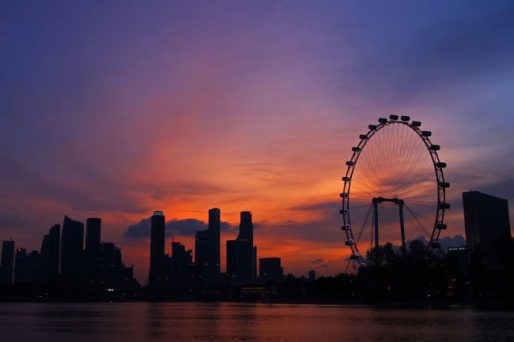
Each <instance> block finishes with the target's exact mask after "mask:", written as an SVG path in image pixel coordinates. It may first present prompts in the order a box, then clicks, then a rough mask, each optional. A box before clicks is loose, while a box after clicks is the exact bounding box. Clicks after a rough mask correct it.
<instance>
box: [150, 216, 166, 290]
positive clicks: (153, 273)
mask: <svg viewBox="0 0 514 342" xmlns="http://www.w3.org/2000/svg"><path fill="white" fill-rule="evenodd" d="M164 245H165V217H164V213H163V212H162V211H160V210H156V211H154V213H153V215H152V218H151V238H150V272H149V275H148V285H149V286H150V287H154V288H156V287H162V286H163V283H164V281H165V277H166V269H165V268H166V259H165V257H164Z"/></svg>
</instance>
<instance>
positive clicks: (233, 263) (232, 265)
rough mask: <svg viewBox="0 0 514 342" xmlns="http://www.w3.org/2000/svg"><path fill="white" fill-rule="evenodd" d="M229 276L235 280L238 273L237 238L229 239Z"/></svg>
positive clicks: (229, 278)
mask: <svg viewBox="0 0 514 342" xmlns="http://www.w3.org/2000/svg"><path fill="white" fill-rule="evenodd" d="M226 252H227V270H226V273H227V277H228V280H229V282H233V281H234V280H235V277H236V275H237V240H228V241H227V251H226Z"/></svg>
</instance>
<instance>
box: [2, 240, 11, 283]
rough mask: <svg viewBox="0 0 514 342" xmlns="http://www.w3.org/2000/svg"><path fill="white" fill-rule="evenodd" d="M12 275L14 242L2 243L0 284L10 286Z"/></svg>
mask: <svg viewBox="0 0 514 342" xmlns="http://www.w3.org/2000/svg"><path fill="white" fill-rule="evenodd" d="M13 275H14V241H12V240H10V241H3V242H2V260H1V265H0V283H2V284H12V282H13Z"/></svg>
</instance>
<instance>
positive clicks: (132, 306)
mask: <svg viewBox="0 0 514 342" xmlns="http://www.w3.org/2000/svg"><path fill="white" fill-rule="evenodd" d="M513 322H514V312H505V311H478V310H473V309H469V308H467V309H462V308H461V309H446V310H439V309H424V310H414V309H381V308H380V309H379V308H370V307H357V306H340V305H299V304H298V305H296V304H295V305H288V304H262V303H182V302H180V303H146V302H138V303H0V341H44V342H51V341H59V342H62V341H74V342H80V341H88V342H90V341H123V342H132V341H138V342H141V341H383V342H388V341H394V342H400V341H409V342H410V341H477V342H478V341H514V324H513Z"/></svg>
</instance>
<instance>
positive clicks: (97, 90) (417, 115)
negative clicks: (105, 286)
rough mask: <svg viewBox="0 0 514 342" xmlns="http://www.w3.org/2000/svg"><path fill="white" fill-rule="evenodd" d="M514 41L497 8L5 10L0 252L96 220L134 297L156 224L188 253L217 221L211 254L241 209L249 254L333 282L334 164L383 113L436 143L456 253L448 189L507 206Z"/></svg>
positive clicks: (513, 170) (77, 4) (338, 252)
mask: <svg viewBox="0 0 514 342" xmlns="http://www.w3.org/2000/svg"><path fill="white" fill-rule="evenodd" d="M512 37H514V3H513V2H512V1H501V0H495V1H470V0H465V1H459V0H456V1H442V0H435V1H434V0H432V1H423V0H419V1H418V0H416V1H410V0H409V1H401V0H398V1H328V0H325V1H323V0H322V1H301V0H294V1H265V0H262V1H224V0H222V1H196V0H193V1H158V0H156V1H129V0H123V1H121V0H120V1H116V0H113V1H94V0H93V1H59V0H58V1H24V0H22V1H11V0H6V1H2V4H0V239H2V240H8V239H10V238H12V239H13V240H15V241H16V246H17V247H23V248H26V249H27V250H29V251H30V250H39V249H40V246H41V240H42V237H43V234H46V233H47V232H48V229H49V228H50V227H51V226H52V225H53V224H55V223H60V224H62V221H63V218H64V215H68V216H70V217H71V218H73V219H75V220H79V221H82V222H85V220H86V218H88V217H101V218H102V240H103V241H110V242H114V243H116V245H118V246H119V247H120V248H121V249H122V253H123V261H124V263H125V264H126V265H127V266H129V265H134V268H135V275H136V277H137V278H138V280H140V281H141V282H144V281H146V278H147V274H148V273H147V272H148V266H149V238H148V237H149V225H148V218H149V217H150V216H151V215H152V213H153V211H154V210H163V211H164V213H165V215H166V221H167V222H168V224H167V233H168V237H167V241H166V246H168V247H167V250H169V248H170V247H169V246H170V244H171V241H172V239H174V240H175V241H180V242H181V243H183V244H184V245H185V246H186V248H188V249H193V248H194V234H195V232H196V231H197V230H202V229H205V228H206V226H205V224H206V221H207V212H208V210H209V209H210V208H214V207H218V208H220V210H221V219H222V221H223V222H224V224H223V230H222V236H221V239H222V250H223V251H224V241H226V240H231V239H234V238H235V237H236V236H237V230H238V224H239V213H240V212H241V211H251V212H252V215H253V221H254V224H255V230H254V241H255V244H256V245H257V247H258V257H281V258H282V266H283V267H284V270H285V272H286V273H293V274H295V275H298V276H301V275H305V274H306V273H307V271H308V270H311V269H313V270H316V272H317V274H318V275H333V274H338V273H340V272H343V271H345V267H346V266H347V262H346V259H347V257H348V255H349V253H350V251H349V249H348V248H347V247H346V246H345V245H344V241H345V237H344V232H342V231H341V230H340V226H341V224H342V222H341V215H340V214H339V209H340V206H341V204H340V198H339V194H340V192H341V190H342V185H343V184H342V181H341V177H342V176H343V175H344V173H345V172H346V161H347V160H348V159H349V158H350V157H351V153H352V152H351V147H352V146H355V145H356V144H357V143H358V142H359V139H358V137H359V134H361V133H366V132H367V127H368V125H369V124H372V123H373V124H375V123H378V122H377V119H378V118H379V117H387V116H388V115H389V114H391V113H395V114H398V115H408V116H410V117H411V118H412V119H413V120H418V121H421V122H422V128H423V129H426V130H430V131H432V133H433V134H432V137H431V140H432V142H433V143H435V144H438V145H441V150H440V151H439V157H440V158H441V160H444V161H445V162H447V164H448V167H447V169H445V178H446V180H447V181H449V182H450V183H451V188H450V189H448V190H447V198H448V202H450V203H451V205H452V207H451V209H450V210H449V211H448V212H447V214H446V218H447V222H448V229H447V230H446V231H445V232H444V233H443V234H442V237H444V238H445V239H446V240H447V241H448V242H450V243H451V242H455V243H457V242H462V237H459V236H463V235H464V223H463V212H462V203H461V202H462V192H464V191H469V190H477V191H481V192H485V193H488V194H491V195H494V196H498V197H501V198H505V199H507V200H509V204H510V210H511V212H512V208H513V203H514V158H513V151H514V138H513V136H512V132H511V131H512V127H514V126H513V124H514V98H513V96H512V94H513V93H514V62H513V61H514V40H513V39H512ZM453 239H455V241H454V240H453ZM224 262H225V256H224V254H222V270H224Z"/></svg>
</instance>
